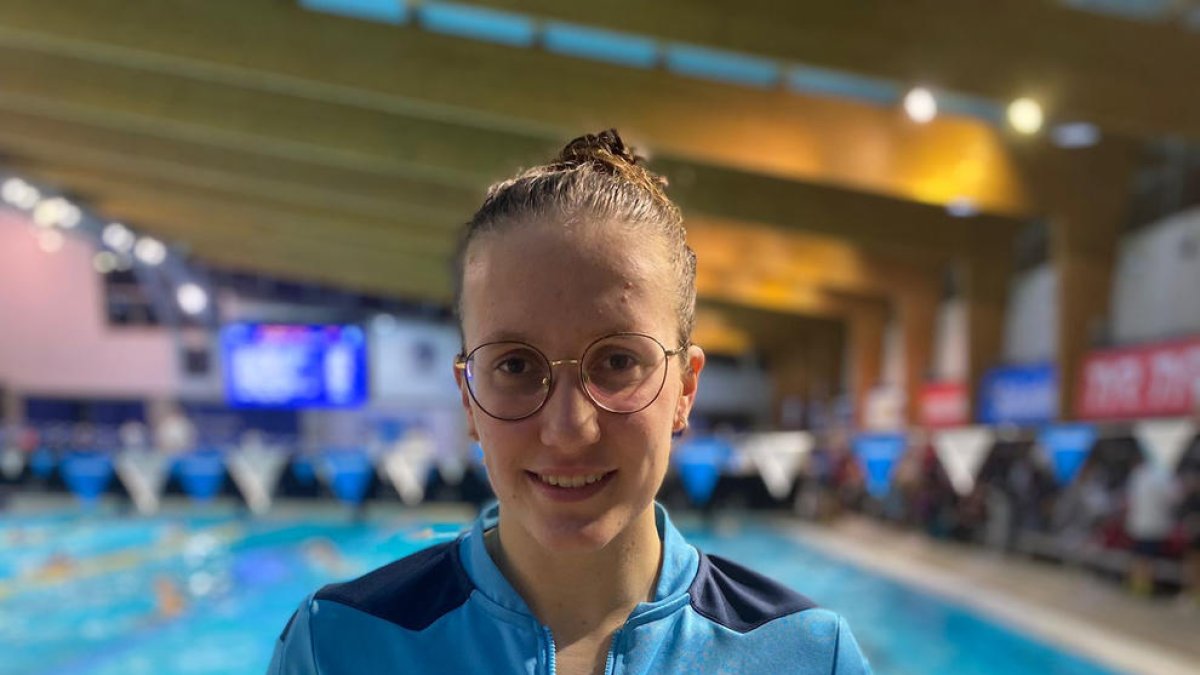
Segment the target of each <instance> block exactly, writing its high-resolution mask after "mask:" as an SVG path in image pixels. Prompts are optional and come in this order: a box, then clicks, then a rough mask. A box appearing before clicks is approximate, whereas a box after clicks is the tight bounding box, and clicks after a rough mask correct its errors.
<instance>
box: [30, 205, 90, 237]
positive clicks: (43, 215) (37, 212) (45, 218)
mask: <svg viewBox="0 0 1200 675" xmlns="http://www.w3.org/2000/svg"><path fill="white" fill-rule="evenodd" d="M82 217H83V214H81V213H80V211H79V207H78V206H75V205H74V204H72V203H71V202H69V201H67V200H66V199H63V198H62V197H51V198H49V199H43V200H41V201H39V202H38V203H37V206H35V207H33V222H35V223H37V224H38V225H40V226H42V227H55V226H58V227H61V228H64V229H68V230H69V229H71V228H73V227H75V226H76V225H78V224H79V220H80V219H81V218H82Z"/></svg>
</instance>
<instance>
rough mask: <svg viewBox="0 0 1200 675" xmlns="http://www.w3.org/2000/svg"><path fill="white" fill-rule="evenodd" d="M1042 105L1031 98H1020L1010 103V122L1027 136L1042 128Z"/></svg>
mask: <svg viewBox="0 0 1200 675" xmlns="http://www.w3.org/2000/svg"><path fill="white" fill-rule="evenodd" d="M1044 120H1045V118H1044V116H1043V114H1042V106H1041V105H1039V104H1038V102H1037V101H1035V100H1033V99H1031V98H1019V99H1017V100H1015V101H1013V102H1012V103H1010V104H1009V105H1008V123H1009V124H1010V125H1011V126H1012V128H1013V129H1016V130H1017V131H1018V132H1019V133H1022V134H1025V135H1027V136H1032V135H1033V134H1036V133H1037V132H1039V131H1041V130H1042V122H1043V121H1044Z"/></svg>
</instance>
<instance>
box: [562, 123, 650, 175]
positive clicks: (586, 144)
mask: <svg viewBox="0 0 1200 675" xmlns="http://www.w3.org/2000/svg"><path fill="white" fill-rule="evenodd" d="M617 161H620V162H624V163H626V164H630V165H633V166H637V165H638V164H640V163H641V162H643V161H645V160H644V159H643V158H642V157H639V156H637V155H635V154H634V153H633V150H632V149H630V148H629V147H627V146H626V145H625V141H623V140H621V136H620V134H618V133H617V130H616V129H605V130H604V131H601V132H600V133H598V134H586V135H583V136H580V137H579V138H576V139H575V140H573V141H571V142H570V143H567V146H566V147H565V148H563V149H562V152H560V153H559V154H558V160H557V163H558V164H566V165H569V166H579V165H581V164H589V163H594V162H599V163H602V164H614V163H616V162H617Z"/></svg>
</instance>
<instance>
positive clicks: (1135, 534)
mask: <svg viewBox="0 0 1200 675" xmlns="http://www.w3.org/2000/svg"><path fill="white" fill-rule="evenodd" d="M1179 496H1180V495H1179V486H1178V484H1177V483H1176V481H1175V477H1174V476H1173V475H1172V474H1171V471H1170V470H1169V469H1167V468H1166V467H1165V466H1162V465H1161V464H1160V463H1159V462H1157V461H1155V460H1153V459H1151V458H1148V457H1144V458H1143V459H1142V461H1141V462H1140V463H1139V464H1138V465H1137V466H1136V467H1135V468H1134V470H1133V472H1132V473H1131V474H1129V482H1128V484H1127V488H1126V500H1127V510H1126V514H1125V531H1126V533H1127V534H1128V535H1129V537H1130V538H1131V539H1132V540H1133V560H1132V561H1131V562H1130V565H1129V587H1130V588H1131V589H1132V590H1133V592H1134V593H1137V594H1139V595H1149V594H1151V593H1152V592H1153V591H1154V581H1155V575H1154V567H1155V563H1156V562H1157V560H1158V559H1159V558H1161V557H1162V555H1163V553H1164V552H1165V547H1166V543H1167V539H1168V538H1169V537H1170V536H1171V531H1172V530H1173V529H1174V527H1175V508H1176V506H1177V505H1178V503H1179Z"/></svg>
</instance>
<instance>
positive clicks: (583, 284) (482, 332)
mask: <svg viewBox="0 0 1200 675" xmlns="http://www.w3.org/2000/svg"><path fill="white" fill-rule="evenodd" d="M631 234H632V233H631V232H630V230H628V229H627V228H622V227H617V226H611V225H610V226H604V225H600V226H594V225H577V226H575V227H573V228H571V229H566V228H561V227H555V226H547V225H542V224H523V225H514V226H511V227H509V228H507V229H502V230H500V231H499V232H496V233H490V234H485V235H483V236H482V237H480V238H479V239H477V240H475V241H474V242H473V243H472V244H471V246H470V249H469V250H468V252H467V256H466V260H465V265H464V281H463V296H462V315H463V316H462V320H463V336H464V339H465V342H466V348H467V350H468V351H469V350H471V349H473V348H475V347H476V346H478V345H481V344H484V343H487V342H493V341H497V340H515V341H520V342H525V343H528V344H531V345H533V346H534V347H536V348H537V349H539V350H541V352H542V353H543V354H545V356H546V357H547V358H548V359H550V360H552V361H554V360H558V359H577V358H579V357H580V356H581V355H582V354H583V352H584V350H585V349H586V348H587V347H588V345H589V344H591V343H592V341H593V340H595V339H597V338H599V337H602V336H605V335H610V334H612V333H617V332H638V333H645V334H647V335H651V336H653V337H654V338H656V339H657V340H658V341H659V342H661V343H662V344H663V345H664V346H666V348H667V349H675V348H677V347H679V345H678V344H676V342H677V341H678V319H677V315H676V309H675V308H676V290H675V289H676V282H675V277H674V274H673V270H672V267H671V265H670V264H669V259H668V256H667V250H666V246H665V243H663V242H662V241H661V240H658V239H657V238H654V237H645V236H631ZM632 241H637V242H639V243H638V244H637V245H636V246H633V245H630V242H632ZM687 363H688V364H689V366H690V368H688V367H684V366H683V359H681V358H680V357H678V356H676V357H672V358H670V359H668V360H667V363H666V364H665V367H666V368H667V373H666V381H665V384H664V386H663V388H662V392H661V393H660V394H659V396H658V398H657V399H655V400H654V402H653V403H651V404H650V405H649V406H648V407H646V408H645V409H644V410H641V411H639V412H636V413H632V414H628V415H624V414H617V413H612V412H608V411H606V410H604V409H601V408H599V407H597V406H596V405H595V404H594V403H593V402H592V401H591V400H590V399H589V398H588V396H587V394H586V393H585V392H584V391H583V389H582V387H581V383H580V381H579V369H578V366H576V365H574V364H563V365H559V366H556V367H554V369H553V376H554V385H553V387H552V390H551V392H550V397H549V399H548V400H547V401H546V403H545V405H544V406H543V407H542V408H541V410H539V411H538V412H537V413H536V414H534V415H532V416H530V417H528V418H526V419H522V420H519V421H503V420H498V419H495V418H492V417H490V416H489V415H488V414H487V413H485V412H484V411H482V410H480V409H479V408H478V406H477V405H476V403H475V402H474V401H473V400H472V399H471V397H470V395H469V393H468V391H467V388H466V386H465V382H464V380H463V375H462V372H461V371H459V370H457V369H456V370H455V374H456V377H457V378H458V381H459V388H460V390H461V392H462V404H463V407H464V409H465V410H466V414H467V422H468V428H469V431H470V433H471V435H472V436H473V437H475V438H477V439H478V440H479V442H480V445H481V446H482V447H483V455H484V463H485V464H486V466H487V470H488V477H489V479H490V480H491V483H492V488H493V490H494V491H495V493H496V496H497V498H498V499H499V500H500V507H501V514H502V516H501V518H502V519H503V521H504V522H505V523H506V524H505V526H504V527H505V528H506V531H507V529H508V528H509V527H510V526H512V525H516V526H517V527H519V528H520V531H521V532H518V535H519V536H521V537H526V536H527V537H528V538H532V539H533V540H535V541H537V542H538V543H539V544H541V546H542V547H544V548H546V549H549V550H555V551H580V552H582V551H594V550H598V549H601V548H603V547H604V546H606V545H608V544H609V543H610V542H611V541H613V539H614V538H616V537H617V536H618V535H619V534H621V533H622V532H624V531H625V530H626V528H627V527H628V526H629V525H630V523H632V522H633V521H634V520H635V519H637V518H639V517H646V516H647V513H648V510H649V509H650V506H651V504H652V502H653V500H654V496H655V494H656V493H657V492H658V489H659V486H660V485H661V484H662V480H663V476H664V475H665V473H666V470H667V460H668V456H669V454H670V450H671V433H672V431H674V430H678V429H680V428H682V426H683V422H684V420H686V419H687V415H688V413H689V411H690V410H691V406H692V402H693V400H694V397H695V393H696V384H697V379H698V376H699V373H700V370H701V369H702V368H703V366H704V354H703V352H702V351H700V349H699V348H698V347H691V348H690V349H689V350H688V352H687ZM597 475H603V476H604V478H602V479H601V480H600V481H598V482H597V483H595V484H592V485H585V486H583V487H563V486H561V485H558V486H556V485H552V484H548V480H550V482H554V483H562V482H564V481H561V480H558V479H559V478H567V479H571V478H576V479H580V480H582V477H584V476H589V477H592V478H594V477H595V476H597ZM568 482H570V481H568ZM506 536H507V535H506Z"/></svg>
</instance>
